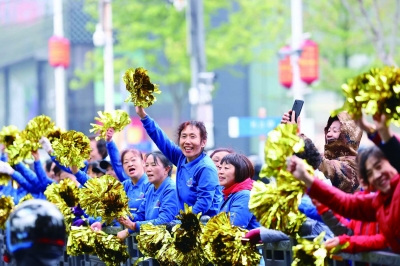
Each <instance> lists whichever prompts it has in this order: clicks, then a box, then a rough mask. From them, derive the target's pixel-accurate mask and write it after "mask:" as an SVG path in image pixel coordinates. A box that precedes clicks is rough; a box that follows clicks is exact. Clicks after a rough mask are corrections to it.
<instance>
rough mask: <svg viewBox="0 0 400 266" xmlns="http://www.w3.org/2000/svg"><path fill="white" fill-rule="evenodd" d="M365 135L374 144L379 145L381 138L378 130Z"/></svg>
mask: <svg viewBox="0 0 400 266" xmlns="http://www.w3.org/2000/svg"><path fill="white" fill-rule="evenodd" d="M367 136H368V138H369V139H370V140H371V141H372V142H373V143H374V144H375V145H376V146H378V147H379V146H380V145H381V143H382V139H381V136H380V135H379V133H378V132H374V133H372V134H368V135H367Z"/></svg>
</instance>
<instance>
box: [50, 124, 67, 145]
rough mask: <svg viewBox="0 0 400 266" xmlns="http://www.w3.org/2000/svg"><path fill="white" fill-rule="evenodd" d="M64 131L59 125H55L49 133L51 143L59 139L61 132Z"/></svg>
mask: <svg viewBox="0 0 400 266" xmlns="http://www.w3.org/2000/svg"><path fill="white" fill-rule="evenodd" d="M62 133H64V131H62V130H61V129H60V128H59V127H54V128H53V129H52V130H51V131H50V132H49V134H47V138H48V139H49V141H50V143H53V142H54V141H55V140H59V139H60V138H61V134H62Z"/></svg>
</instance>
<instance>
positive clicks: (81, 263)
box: [0, 228, 400, 266]
mask: <svg viewBox="0 0 400 266" xmlns="http://www.w3.org/2000/svg"><path fill="white" fill-rule="evenodd" d="M113 230H114V231H115V230H116V231H118V230H120V228H119V229H118V228H112V229H107V232H108V233H112V232H113ZM126 244H127V246H128V252H129V255H130V256H131V257H130V258H129V259H128V260H127V261H126V262H125V263H122V264H121V266H132V265H133V264H134V263H135V262H136V261H137V260H138V259H140V258H143V254H141V253H140V251H139V249H138V247H137V241H136V235H132V236H130V237H129V238H127V239H126ZM294 244H295V241H294V240H289V241H281V242H277V243H269V244H264V245H261V246H260V247H259V248H260V251H261V252H262V255H263V258H264V263H265V265H266V266H290V265H291V263H292V257H293V253H292V247H293V245H294ZM5 248H6V247H5V235H4V233H3V231H2V230H0V255H1V258H2V257H3V254H4V251H5ZM349 262H350V263H351V264H349ZM360 263H361V264H360ZM362 263H364V264H362ZM367 263H368V265H369V266H378V265H381V266H382V265H385V266H386V265H400V255H398V254H394V253H391V252H386V251H377V252H368V253H358V254H347V253H339V254H337V255H335V257H334V259H333V260H332V259H330V260H329V261H328V264H329V265H331V266H344V265H367ZM138 265H141V266H158V265H159V264H158V262H157V261H156V260H154V259H148V260H145V261H143V262H140V263H139V264H138ZM0 266H11V265H10V264H7V263H5V262H3V260H2V259H0ZM57 266H105V263H104V262H102V261H101V260H100V259H99V258H98V257H97V256H92V255H82V256H77V257H72V256H68V255H67V253H66V251H64V255H63V256H62V257H61V258H60V262H59V263H58V265H57Z"/></svg>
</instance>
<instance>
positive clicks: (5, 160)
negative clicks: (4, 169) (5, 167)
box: [0, 153, 7, 163]
mask: <svg viewBox="0 0 400 266" xmlns="http://www.w3.org/2000/svg"><path fill="white" fill-rule="evenodd" d="M0 161H3V162H5V163H6V162H7V155H6V154H5V153H2V154H1V155H0Z"/></svg>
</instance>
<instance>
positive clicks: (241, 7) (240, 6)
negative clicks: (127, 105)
mask: <svg viewBox="0 0 400 266" xmlns="http://www.w3.org/2000/svg"><path fill="white" fill-rule="evenodd" d="M270 2H273V1H264V0H252V1H248V0H238V1H236V2H235V3H233V1H230V0H218V1H214V0H204V24H205V31H206V40H205V41H206V55H207V68H208V70H209V71H212V70H215V69H217V68H220V67H223V66H232V65H235V64H237V63H242V64H246V63H249V62H251V61H260V60H261V61H267V60H268V59H269V58H270V57H271V56H272V55H274V54H275V51H276V49H271V50H265V49H257V48H259V47H260V46H261V45H262V44H265V43H266V42H270V44H271V45H272V46H273V48H277V47H279V44H280V43H281V40H280V38H278V36H279V34H281V35H282V33H283V32H282V29H283V27H284V25H285V18H286V17H288V14H287V8H286V6H285V4H284V3H283V2H282V3H279V2H276V3H270ZM112 5H113V6H112V8H113V27H114V31H115V33H116V35H115V39H116V42H115V46H114V53H115V62H114V69H115V73H116V75H115V78H116V81H117V80H119V79H120V73H121V72H123V71H124V70H126V69H127V68H129V67H138V66H143V67H144V68H146V69H149V70H150V75H151V77H152V80H154V81H155V82H156V83H161V84H163V85H172V86H175V85H177V84H181V83H183V84H185V86H184V87H185V88H186V89H188V88H189V85H188V84H189V83H190V59H189V56H188V52H187V25H186V15H185V10H183V11H177V10H176V9H175V8H174V6H172V5H169V4H167V3H166V1H165V0H146V1H145V0H129V1H128V0H114V1H113V2H112ZM84 9H85V12H87V13H88V14H89V15H91V16H92V17H93V18H94V20H95V21H96V20H97V19H98V0H86V1H85V7H84ZM285 12H286V14H285ZM215 17H223V18H225V21H224V22H223V23H220V24H219V25H216V24H215V22H214V21H213V20H215ZM258 18H260V19H258ZM262 18H264V19H262ZM88 28H93V25H89V26H88ZM257 50H258V51H257ZM137 51H140V52H141V54H142V55H143V57H140V58H137V57H136V56H132V53H135V52H137ZM101 62H102V58H101V54H97V53H96V56H94V55H93V54H88V56H87V63H86V64H85V67H84V69H82V70H78V71H77V72H76V78H75V79H74V80H73V81H72V84H71V85H73V87H74V88H78V87H80V86H84V85H86V84H87V82H89V81H90V80H91V79H93V78H101V76H102V70H101V69H102V63H101ZM95 73H97V74H95ZM185 91H186V90H176V91H172V93H173V94H174V93H175V92H176V93H178V92H179V93H178V94H182V93H186V92H185ZM176 96H178V95H176Z"/></svg>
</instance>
